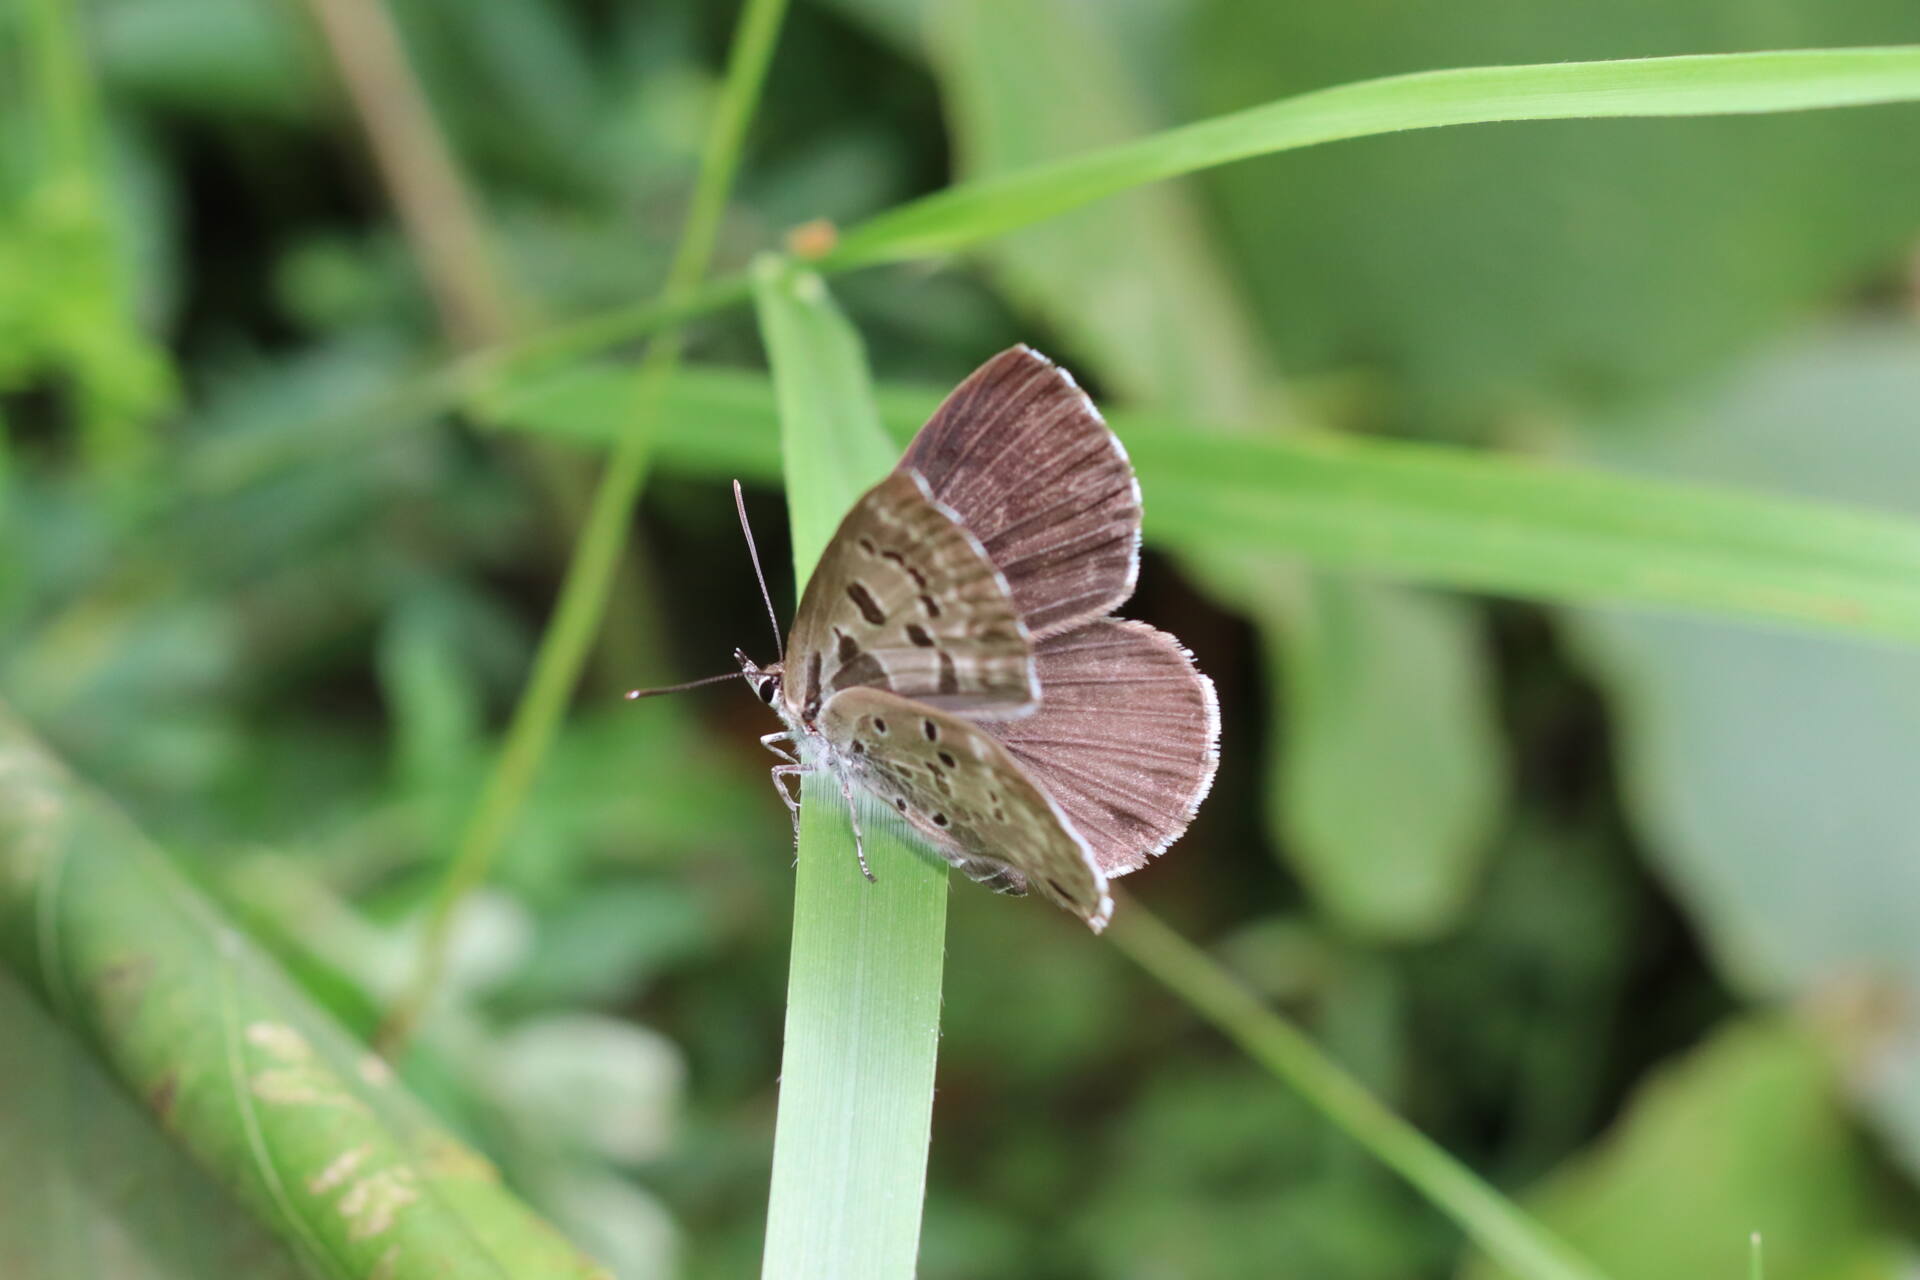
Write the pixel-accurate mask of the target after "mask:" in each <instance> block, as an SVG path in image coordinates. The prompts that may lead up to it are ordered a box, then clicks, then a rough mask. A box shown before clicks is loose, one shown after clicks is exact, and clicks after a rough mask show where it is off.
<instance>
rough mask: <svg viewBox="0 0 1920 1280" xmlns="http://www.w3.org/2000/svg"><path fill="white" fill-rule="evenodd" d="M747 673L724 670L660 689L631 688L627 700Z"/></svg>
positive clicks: (716, 681)
mask: <svg viewBox="0 0 1920 1280" xmlns="http://www.w3.org/2000/svg"><path fill="white" fill-rule="evenodd" d="M746 674H747V673H746V672H744V671H724V672H722V673H720V674H719V675H717V676H706V677H703V678H701V679H699V680H689V681H687V682H686V683H685V684H670V685H663V686H662V687H660V688H658V689H629V690H627V701H629V702H632V701H633V700H634V699H635V698H657V697H659V696H660V695H661V694H663V693H679V692H680V691H681V690H682V689H698V688H699V687H700V686H701V685H703V684H719V683H720V682H721V681H722V680H738V679H740V678H741V677H742V676H744V675H746Z"/></svg>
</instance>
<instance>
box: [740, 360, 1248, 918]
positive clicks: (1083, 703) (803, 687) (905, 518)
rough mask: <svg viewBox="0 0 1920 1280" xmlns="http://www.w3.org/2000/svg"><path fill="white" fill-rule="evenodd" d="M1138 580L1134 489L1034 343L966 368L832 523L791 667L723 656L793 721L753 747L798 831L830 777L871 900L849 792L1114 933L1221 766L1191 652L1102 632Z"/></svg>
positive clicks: (973, 868) (801, 614)
mask: <svg viewBox="0 0 1920 1280" xmlns="http://www.w3.org/2000/svg"><path fill="white" fill-rule="evenodd" d="M737 500H738V489H737V486H736V501H737ZM744 519H745V517H744V510H743V512H742V522H743V524H744ZM749 541H751V535H750V534H749ZM1139 567H1140V485H1139V482H1138V481H1137V480H1136V479H1135V477H1134V473H1133V465H1132V463H1131V462H1130V461H1129V460H1128V458H1127V452H1126V449H1125V448H1124V447H1122V445H1121V443H1120V441H1119V439H1118V438H1117V437H1116V436H1115V435H1114V434H1113V432H1112V431H1111V430H1110V429H1108V427H1107V425H1106V423H1105V422H1104V421H1103V420H1102V419H1101V417H1100V414H1099V412H1098V411H1097V410H1096V409H1095V408H1094V407H1093V403H1092V401H1091V400H1089V399H1088V398H1087V395H1086V393H1085V392H1084V391H1082V390H1081V389H1080V387H1079V386H1078V385H1077V384H1076V383H1075V382H1074V380H1073V377H1072V375H1070V374H1069V373H1067V371H1066V370H1064V369H1062V368H1060V367H1059V366H1057V365H1055V364H1054V363H1053V362H1052V361H1050V360H1048V359H1047V358H1046V357H1045V356H1042V355H1040V354H1039V353H1038V352H1036V351H1034V350H1032V349H1031V348H1028V347H1025V346H1017V347H1013V348H1011V349H1009V350H1007V351H1003V352H1001V353H1000V354H999V355H997V356H995V357H994V358H993V359H991V360H989V361H987V363H986V364H984V365H982V366H981V367H980V368H979V369H977V370H975V371H974V373H973V374H972V375H970V376H969V377H968V378H967V379H966V380H965V381H964V382H962V383H961V384H960V385H959V386H958V387H957V388H955V390H954V391H953V393H952V394H951V395H949V396H948V397H947V399H946V400H945V402H944V403H942V404H941V406H940V408H939V409H938V410H936V411H935V412H934V414H933V416H932V417H931V418H930V419H928V421H927V423H926V425H925V426H924V427H922V428H921V429H920V432H919V434H918V435H916V436H915V437H914V439H913V442H912V443H911V444H910V445H909V446H908V447H907V451H906V454H905V456H903V457H902V458H901V460H900V463H899V465H898V466H897V467H896V468H895V469H894V470H893V471H892V472H891V473H890V474H889V475H888V476H887V477H886V478H885V479H884V480H882V481H880V483H879V484H876V485H875V486H873V488H871V489H869V490H868V491H867V492H866V493H865V494H863V495H862V496H861V497H860V499H859V500H858V501H856V502H855V503H854V504H853V508H852V510H850V511H849V512H848V513H847V515H846V518H845V519H844V520H842V521H841V523H840V527H839V530H838V531H837V532H836V533H835V534H834V536H833V539H832V541H831V542H829V543H828V545H827V549H826V551H825V552H824V553H823V554H822V555H821V558H820V562H819V565H818V567H817V568H816V569H815V570H814V573H813V575H812V577H811V578H810V579H809V580H808V582H807V587H806V590H805V592H804V593H803V594H802V596H801V600H800V608H799V611H798V612H797V613H796V614H795V616H794V622H793V627H792V630H791V632H790V633H789V635H788V638H787V642H786V645H785V646H784V649H783V652H782V656H781V658H780V660H779V661H777V662H775V663H773V664H772V665H770V666H765V667H762V666H759V665H757V664H755V663H754V661H753V660H752V659H751V658H749V657H747V656H746V655H745V654H744V653H740V652H736V654H735V657H736V660H737V661H738V662H739V664H740V672H739V674H740V675H743V676H745V677H746V679H747V680H748V682H749V683H750V685H751V687H752V688H753V690H754V692H755V693H756V694H757V695H758V696H759V698H760V700H761V701H762V702H765V703H766V704H767V705H768V706H770V707H772V708H773V709H774V711H775V712H777V713H778V714H779V716H780V719H781V721H782V723H783V726H784V727H783V728H782V729H781V730H779V731H777V732H774V733H770V734H768V735H766V736H765V737H764V738H762V739H761V741H762V742H763V743H764V744H766V746H767V747H768V748H769V749H770V750H772V751H773V752H774V753H775V754H776V755H778V756H779V757H780V758H781V763H780V764H778V765H775V766H774V768H773V770H772V774H773V781H774V785H775V787H776V789H778V790H779V792H780V795H781V798H782V800H784V801H785V802H786V804H787V807H788V809H789V811H790V812H791V813H792V815H793V817H794V821H795V824H796V832H797V829H798V821H799V800H798V798H797V797H796V795H795V791H796V790H797V787H794V788H793V789H790V784H792V783H795V782H797V779H798V778H799V776H800V775H802V774H806V773H811V772H815V771H819V770H825V771H828V772H830V773H831V774H832V775H833V776H834V777H835V779H837V780H838V782H839V786H840V792H841V795H842V796H843V797H844V798H845V799H846V801H847V804H848V811H849V814H850V815H851V816H852V818H853V832H854V842H855V850H856V855H857V856H858V858H859V860H860V869H861V872H862V873H863V874H865V875H866V876H867V878H868V879H869V880H871V879H872V878H873V876H872V872H871V871H870V870H869V869H868V867H867V861H866V850H865V845H864V843H863V838H862V834H861V831H860V827H859V819H858V815H857V813H856V812H855V810H854V804H853V797H854V791H855V790H856V789H859V790H864V791H867V792H870V793H871V794H873V795H874V796H876V797H878V798H879V800H880V801H881V802H882V803H884V804H885V805H887V806H890V807H891V808H892V809H894V810H895V811H896V812H897V813H898V814H899V815H900V817H901V818H902V819H903V820H905V821H906V822H907V823H908V824H909V825H910V826H912V827H913V829H914V830H915V831H916V832H918V833H919V835H920V836H921V837H923V838H924V840H925V841H926V843H927V844H928V845H929V846H930V847H931V848H932V849H933V850H934V851H935V852H936V853H938V854H939V855H940V856H941V857H942V858H944V859H945V860H946V861H947V862H948V863H950V864H952V865H953V866H955V867H957V868H959V869H960V870H961V871H963V872H965V873H966V874H967V875H968V876H971V877H972V878H973V879H975V880H978V881H980V882H982V883H984V884H986V885H988V886H990V887H992V888H994V889H996V890H999V891H1000V892H1002V893H1010V894H1023V893H1027V892H1029V891H1032V892H1036V893H1038V894H1040V895H1041V896H1043V897H1046V898H1048V899H1050V900H1051V901H1053V902H1054V903H1056V904H1058V905H1059V906H1061V907H1063V908H1065V909H1066V910H1068V911H1070V912H1072V913H1073V914H1074V915H1075V916H1078V917H1079V918H1080V919H1081V920H1083V921H1085V922H1086V923H1087V924H1088V925H1089V926H1090V927H1091V928H1092V929H1093V930H1094V931H1095V932H1096V933H1097V932H1099V931H1100V930H1101V929H1103V928H1105V927H1106V925H1107V922H1108V921H1109V920H1110V919H1111V918H1112V915H1113V899H1112V896H1111V895H1110V894H1109V892H1108V881H1109V880H1110V879H1111V878H1113V877H1115V876H1120V875H1125V874H1126V873H1127V872H1130V871H1134V870H1137V869H1138V868H1140V867H1141V866H1143V865H1145V863H1146V862H1147V860H1148V859H1149V858H1152V857H1154V856H1155V855H1157V854H1159V853H1161V852H1163V851H1164V850H1165V849H1166V848H1167V847H1168V846H1169V845H1170V844H1172V843H1173V841H1174V840H1175V839H1177V838H1178V837H1179V836H1180V835H1181V833H1182V832H1184V831H1185V830H1186V828H1187V825H1188V824H1189V823H1190V822H1191V821H1192V819H1193V816H1194V813H1195V811H1196V810H1197V809H1198V807H1199V804H1200V801H1201V800H1202V799H1203V798H1204V797H1205V795H1206V794H1207V789H1208V787H1209V786H1210V785H1211V784H1212V781H1213V773H1214V767H1215V764H1216V762H1217V760H1218V740H1219V729H1220V715H1219V704H1218V701H1217V699H1216V697H1215V695H1214V690H1213V683H1212V682H1211V681H1210V680H1208V679H1207V677H1206V676H1204V675H1202V674H1201V673H1200V672H1199V670H1198V669H1197V668H1196V667H1195V666H1194V664H1193V659H1192V655H1190V654H1189V653H1188V652H1187V650H1186V649H1185V648H1184V647H1182V645H1181V644H1180V642H1179V641H1177V640H1175V639H1174V638H1173V637H1172V636H1170V635H1168V634H1166V633H1165V632H1163V631H1158V630H1155V629H1154V628H1152V627H1150V626H1147V625H1146V624H1145V623H1141V622H1130V621H1126V620H1123V619H1120V618H1114V617H1110V616H1108V615H1109V613H1110V612H1111V611H1112V610H1113V609H1114V608H1116V607H1118V606H1119V605H1120V604H1121V603H1122V602H1123V601H1125V600H1126V599H1127V597H1128V596H1130V595H1132V594H1133V588H1134V583H1135V580H1136V578H1137V577H1138V574H1139ZM756 568H757V557H756ZM768 612H769V613H771V612H772V606H771V603H769V605H768ZM778 629H779V628H778V623H777V622H776V623H775V633H776V638H777V635H778Z"/></svg>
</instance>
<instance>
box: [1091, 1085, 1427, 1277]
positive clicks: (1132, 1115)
mask: <svg viewBox="0 0 1920 1280" xmlns="http://www.w3.org/2000/svg"><path fill="white" fill-rule="evenodd" d="M1346 1153H1347V1152H1346V1150H1345V1149H1342V1147H1340V1146H1336V1145H1335V1144H1330V1143H1329V1142H1328V1140H1327V1137H1326V1134H1325V1132H1324V1130H1323V1129H1322V1127H1321V1121H1320V1120H1319V1119H1318V1118H1317V1117H1315V1116H1314V1115H1313V1114H1312V1113H1311V1111H1310V1109H1309V1108H1308V1107H1307V1105H1306V1104H1304V1103H1303V1102H1301V1101H1300V1100H1298V1099H1296V1098H1293V1097H1291V1096H1289V1095H1287V1094H1286V1093H1284V1092H1278V1091H1276V1090H1275V1089H1274V1088H1273V1085H1272V1082H1271V1081H1270V1080H1266V1079H1264V1078H1262V1077H1261V1076H1259V1075H1257V1074H1255V1073H1252V1072H1249V1071H1247V1070H1245V1069H1244V1068H1241V1067H1238V1066H1226V1067H1207V1068H1201V1069H1194V1068H1185V1069H1175V1070H1171V1071H1166V1070H1163V1071H1157V1072H1155V1073H1154V1074H1153V1075H1152V1076H1150V1077H1148V1078H1147V1079H1146V1080H1145V1081H1143V1082H1142V1084H1141V1086H1140V1096H1139V1097H1138V1098H1137V1099H1135V1100H1134V1105H1133V1106H1131V1107H1130V1108H1128V1110H1127V1111H1126V1112H1125V1113H1124V1114H1123V1115H1122V1117H1121V1118H1120V1120H1119V1123H1117V1124H1116V1125H1115V1126H1114V1128H1113V1132H1112V1136H1111V1138H1110V1140H1109V1143H1108V1145H1107V1149H1106V1150H1105V1151H1104V1152H1103V1153H1102V1155H1103V1158H1102V1159H1101V1161H1100V1163H1099V1167H1098V1171H1097V1173H1096V1175H1095V1177H1094V1180H1093V1183H1092V1186H1091V1187H1090V1188H1088V1189H1087V1191H1086V1192H1085V1193H1084V1194H1085V1195H1086V1198H1087V1201H1088V1205H1087V1209H1086V1212H1085V1215H1084V1216H1083V1217H1082V1218H1081V1220H1080V1222H1079V1223H1078V1224H1076V1225H1077V1230H1076V1231H1075V1232H1074V1239H1073V1249H1072V1251H1071V1253H1070V1254H1069V1255H1068V1256H1070V1257H1085V1258H1089V1259H1092V1260H1094V1262H1095V1266H1096V1272H1095V1273H1096V1274H1099V1275H1103V1276H1131V1275H1145V1276H1161V1275H1166V1276H1180V1277H1183V1278H1191V1280H1214V1278H1215V1277H1218V1278H1219V1280H1228V1278H1230V1277H1240V1276H1247V1275H1250V1274H1263V1275H1303V1276H1306V1275H1316V1276H1322V1275H1323V1276H1334V1275H1352V1276H1360V1275H1414V1274H1421V1273H1422V1272H1425V1271H1428V1270H1430V1269H1431V1268H1432V1267H1433V1266H1434V1265H1435V1263H1436V1261H1437V1259H1438V1257H1439V1256H1443V1254H1442V1250H1443V1249H1444V1242H1445V1239H1446V1237H1445V1234H1444V1232H1443V1230H1442V1229H1441V1228H1440V1227H1439V1225H1438V1222H1437V1218H1424V1217H1422V1216H1420V1215H1417V1214H1414V1213H1410V1212H1409V1211H1408V1205H1407V1203H1406V1202H1404V1201H1403V1200H1402V1199H1401V1192H1400V1189H1399V1188H1398V1187H1396V1186H1395V1185H1393V1184H1392V1183H1391V1182H1389V1181H1387V1180H1385V1179H1383V1178H1370V1177H1363V1178H1355V1177H1353V1176H1351V1173H1350V1171H1343V1170H1342V1169H1341V1165H1340V1160H1341V1158H1342V1157H1343V1156H1344V1155H1345V1154H1346ZM1255 1260H1257V1262H1256V1261H1255ZM1250 1267H1251V1268H1253V1269H1252V1270H1250Z"/></svg>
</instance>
